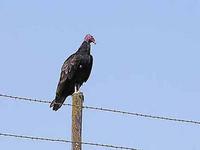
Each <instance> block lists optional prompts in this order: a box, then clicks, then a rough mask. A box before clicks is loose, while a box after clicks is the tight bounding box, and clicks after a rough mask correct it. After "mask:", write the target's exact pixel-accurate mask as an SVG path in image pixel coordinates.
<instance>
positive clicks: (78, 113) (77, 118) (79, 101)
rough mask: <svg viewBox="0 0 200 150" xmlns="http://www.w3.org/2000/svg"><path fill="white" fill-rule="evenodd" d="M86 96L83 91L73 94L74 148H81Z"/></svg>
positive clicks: (75, 149) (74, 149)
mask: <svg viewBox="0 0 200 150" xmlns="http://www.w3.org/2000/svg"><path fill="white" fill-rule="evenodd" d="M83 101H84V96H83V93H82V92H78V93H74V94H73V95H72V105H73V106H72V150H81V146H82V145H81V142H82V139H81V133H82V106H83Z"/></svg>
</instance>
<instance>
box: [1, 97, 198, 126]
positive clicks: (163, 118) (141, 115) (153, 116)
mask: <svg viewBox="0 0 200 150" xmlns="http://www.w3.org/2000/svg"><path fill="white" fill-rule="evenodd" d="M0 96H1V97H6V98H11V99H15V100H23V101H30V102H37V103H47V104H50V103H51V102H50V101H46V100H38V99H32V98H25V97H18V96H11V95H6V94H0ZM63 105H67V106H73V105H72V104H63ZM77 107H80V106H77ZM83 108H85V109H91V110H98V111H105V112H113V113H118V114H123V115H131V116H137V117H145V118H151V119H158V120H167V121H175V122H182V123H191V124H196V125H200V121H195V120H186V119H177V118H171V117H163V116H155V115H149V114H143V113H136V112H127V111H121V110H116V109H108V108H101V107H93V106H83Z"/></svg>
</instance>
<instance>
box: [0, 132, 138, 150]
mask: <svg viewBox="0 0 200 150" xmlns="http://www.w3.org/2000/svg"><path fill="white" fill-rule="evenodd" d="M0 136H4V137H14V138H19V139H29V140H38V141H49V142H60V143H73V142H72V141H69V140H64V139H53V138H44V137H35V136H26V135H17V134H9V133H0ZM75 143H78V142H75ZM80 143H81V144H84V145H91V146H98V147H107V148H113V149H122V150H123V149H124V150H137V149H134V148H130V147H123V146H114V145H108V144H99V143H91V142H80Z"/></svg>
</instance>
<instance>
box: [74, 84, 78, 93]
mask: <svg viewBox="0 0 200 150" xmlns="http://www.w3.org/2000/svg"><path fill="white" fill-rule="evenodd" d="M74 92H75V93H77V92H78V91H77V84H75V86H74Z"/></svg>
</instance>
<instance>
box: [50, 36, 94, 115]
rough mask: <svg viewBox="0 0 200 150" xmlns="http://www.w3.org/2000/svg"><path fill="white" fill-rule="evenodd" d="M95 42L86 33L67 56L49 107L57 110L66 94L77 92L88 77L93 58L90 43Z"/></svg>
mask: <svg viewBox="0 0 200 150" xmlns="http://www.w3.org/2000/svg"><path fill="white" fill-rule="evenodd" d="M92 42H93V43H94V44H96V43H95V39H94V37H93V36H92V35H90V34H87V35H86V36H85V38H84V41H83V43H82V44H81V46H80V47H79V49H78V50H77V51H76V52H75V53H74V54H72V55H71V56H69V57H68V58H67V60H66V61H65V62H64V64H63V66H62V68H61V74H60V81H59V83H58V86H57V90H56V96H55V99H54V100H53V101H52V102H51V105H50V107H53V110H55V111H57V110H58V109H59V108H60V107H61V106H62V104H63V103H64V101H65V99H66V98H67V96H69V95H72V94H73V93H74V92H79V88H80V87H81V85H82V84H83V82H86V81H87V80H88V78H89V75H90V72H91V69H92V62H93V58H92V55H90V43H92Z"/></svg>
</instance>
